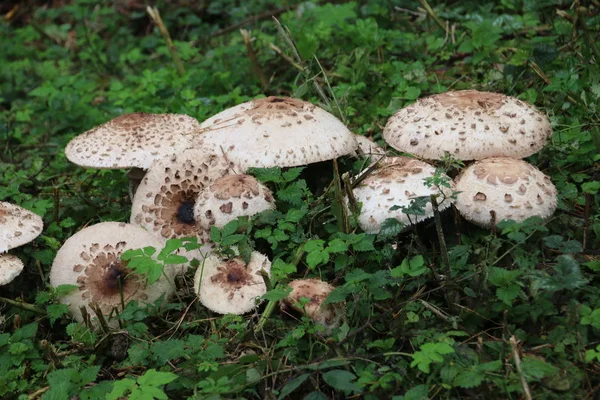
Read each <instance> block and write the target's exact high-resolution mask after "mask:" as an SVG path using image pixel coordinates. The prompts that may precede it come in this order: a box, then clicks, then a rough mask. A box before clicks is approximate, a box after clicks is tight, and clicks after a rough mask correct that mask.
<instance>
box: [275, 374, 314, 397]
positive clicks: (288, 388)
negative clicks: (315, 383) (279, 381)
mask: <svg viewBox="0 0 600 400" xmlns="http://www.w3.org/2000/svg"><path fill="white" fill-rule="evenodd" d="M309 376H310V374H302V375H300V376H297V377H296V378H294V379H292V380H291V381H289V382H288V383H286V384H285V386H284V387H283V388H282V389H281V391H280V392H279V397H278V398H277V399H278V400H283V399H284V398H285V397H287V396H289V395H290V394H291V393H292V392H293V391H294V390H296V389H298V388H299V387H300V385H302V384H303V383H304V382H305V381H306V380H307V379H308V377H309Z"/></svg>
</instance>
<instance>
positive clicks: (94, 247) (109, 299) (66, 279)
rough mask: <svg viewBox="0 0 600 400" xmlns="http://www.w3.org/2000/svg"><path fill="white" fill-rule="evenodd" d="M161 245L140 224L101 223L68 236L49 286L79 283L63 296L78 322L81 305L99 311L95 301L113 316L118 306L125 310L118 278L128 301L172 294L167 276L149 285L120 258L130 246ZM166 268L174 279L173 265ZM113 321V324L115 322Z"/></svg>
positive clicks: (51, 272) (168, 275) (147, 299)
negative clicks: (122, 304)
mask: <svg viewBox="0 0 600 400" xmlns="http://www.w3.org/2000/svg"><path fill="white" fill-rule="evenodd" d="M162 245H163V243H162V242H161V241H160V240H159V239H158V238H156V237H154V236H153V235H152V234H150V233H148V232H146V231H145V230H143V229H141V228H140V227H138V226H135V225H130V224H125V223H120V222H102V223H99V224H96V225H91V226H88V227H87V228H84V229H82V230H80V231H79V232H77V233H76V234H75V235H73V236H71V237H70V238H69V239H67V241H66V242H65V243H64V244H63V246H62V247H61V248H60V249H59V250H58V252H57V253H56V258H55V259H54V262H53V263H52V269H51V270H50V284H51V285H52V286H54V287H57V286H59V285H77V286H78V288H77V289H75V290H74V291H72V292H70V293H69V294H67V295H65V296H63V297H62V298H61V302H63V303H65V304H68V306H69V311H70V312H71V314H72V315H73V316H74V317H75V319H77V320H78V321H80V322H81V321H83V317H82V315H81V311H80V307H81V306H85V307H86V308H87V309H88V313H89V314H90V316H95V315H96V314H95V313H94V312H93V311H92V309H91V308H90V307H89V305H90V304H91V303H96V304H97V305H98V306H99V307H100V309H101V310H102V313H103V314H104V316H105V317H106V318H107V319H108V316H109V315H110V313H111V312H112V310H113V309H114V308H119V309H120V308H121V290H120V288H119V279H120V280H121V287H122V292H123V300H124V302H125V303H128V302H130V301H132V300H137V301H140V302H143V303H152V302H154V301H155V300H157V299H158V298H159V297H160V296H161V295H162V294H163V293H165V294H166V295H167V296H168V295H170V294H171V293H172V290H173V289H172V286H171V284H169V282H168V281H167V280H166V279H165V277H164V276H161V277H160V279H159V280H158V281H157V282H155V283H154V284H152V285H147V283H146V279H145V277H143V276H141V275H138V274H135V273H133V272H132V271H131V270H130V269H128V268H127V263H126V262H125V261H121V254H122V253H123V252H124V251H126V250H129V249H138V248H143V247H147V246H152V247H154V248H155V249H157V250H160V249H162ZM164 272H165V274H166V275H167V277H168V278H169V279H172V277H173V275H174V268H172V266H170V265H167V266H166V267H165V271H164ZM109 324H110V325H112V326H114V325H115V324H116V320H114V319H113V320H112V321H109Z"/></svg>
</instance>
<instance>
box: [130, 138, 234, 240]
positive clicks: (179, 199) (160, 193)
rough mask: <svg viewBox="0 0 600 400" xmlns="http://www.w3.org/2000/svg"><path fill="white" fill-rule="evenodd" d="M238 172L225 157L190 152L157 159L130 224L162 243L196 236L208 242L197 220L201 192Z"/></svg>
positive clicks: (203, 151)
mask: <svg viewBox="0 0 600 400" xmlns="http://www.w3.org/2000/svg"><path fill="white" fill-rule="evenodd" d="M236 172H239V168H237V167H236V166H235V165H234V164H233V163H231V162H230V161H229V160H227V159H226V158H225V157H223V156H220V155H217V154H214V153H211V152H208V151H206V149H202V148H200V149H188V150H185V151H183V152H181V153H179V154H176V155H172V156H168V157H166V158H163V159H160V160H157V161H156V162H155V163H154V164H152V166H151V167H150V169H149V170H148V173H147V174H146V176H145V177H144V179H143V180H142V183H141V184H140V186H139V187H138V189H137V192H136V193H135V197H134V198H133V204H132V208H131V223H132V224H135V225H139V226H141V227H143V228H145V229H147V230H148V231H149V232H151V233H152V234H154V235H156V236H157V237H160V238H161V239H163V240H167V239H171V238H181V237H190V236H194V235H197V236H198V241H199V242H202V243H204V242H205V241H207V240H208V237H207V234H206V232H205V231H204V230H203V229H201V228H200V227H199V226H198V225H197V224H196V220H195V218H194V203H195V201H196V198H197V196H198V194H199V193H200V191H201V190H202V189H204V188H206V187H208V186H210V185H211V184H212V183H213V182H214V181H215V180H217V179H219V178H221V177H223V176H225V175H228V174H234V173H236Z"/></svg>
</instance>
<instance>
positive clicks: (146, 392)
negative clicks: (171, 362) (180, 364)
mask: <svg viewBox="0 0 600 400" xmlns="http://www.w3.org/2000/svg"><path fill="white" fill-rule="evenodd" d="M175 379H177V375H175V374H173V373H171V372H159V371H157V370H155V369H149V370H147V371H146V372H145V373H144V375H142V376H140V377H139V378H137V380H134V379H129V378H125V379H121V380H119V381H116V382H115V383H114V385H113V390H112V391H111V392H110V393H109V394H108V396H107V397H106V398H107V399H109V400H116V399H119V398H121V397H123V396H124V395H127V398H128V399H130V400H133V399H136V400H152V399H158V400H163V399H165V400H166V399H168V397H167V394H166V393H165V392H164V391H163V389H162V388H161V386H164V385H166V384H168V383H170V382H173V381H174V380H175Z"/></svg>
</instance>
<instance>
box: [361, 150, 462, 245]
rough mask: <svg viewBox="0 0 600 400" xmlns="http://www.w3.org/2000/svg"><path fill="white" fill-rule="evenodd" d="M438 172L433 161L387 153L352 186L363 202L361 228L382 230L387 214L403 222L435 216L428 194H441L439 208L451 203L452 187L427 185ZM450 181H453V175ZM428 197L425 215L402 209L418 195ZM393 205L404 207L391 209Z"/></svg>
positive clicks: (418, 220)
mask: <svg viewBox="0 0 600 400" xmlns="http://www.w3.org/2000/svg"><path fill="white" fill-rule="evenodd" d="M434 174H435V168H434V167H432V166H431V165H429V164H427V163H425V162H423V161H419V160H416V159H414V158H410V157H403V156H401V157H388V158H386V159H384V160H382V161H381V162H380V164H379V166H378V168H377V169H376V170H374V171H373V172H372V173H370V174H369V175H368V176H366V177H365V178H364V179H363V180H362V181H361V182H360V183H359V184H358V186H356V187H355V188H354V189H353V193H354V197H355V199H356V200H357V201H358V202H361V203H362V209H361V211H360V215H359V218H358V223H359V225H360V227H361V229H362V230H363V231H365V232H367V233H379V231H380V230H381V224H382V223H383V222H384V221H385V220H386V219H388V218H396V219H397V220H398V221H400V222H401V223H403V224H409V223H411V222H412V223H417V222H420V221H423V220H425V219H427V218H430V217H432V216H433V209H432V206H431V201H430V200H429V197H430V196H431V195H432V194H434V195H440V197H439V198H438V208H439V210H443V209H445V208H447V207H449V206H450V202H451V201H450V196H451V195H452V188H451V187H450V188H447V187H441V188H440V187H437V186H427V185H426V184H425V179H426V178H431V177H433V176H434ZM448 182H449V183H450V185H452V183H451V181H450V178H448ZM422 196H426V197H427V202H426V205H425V207H424V215H416V216H415V215H410V218H409V216H408V215H407V214H405V213H403V212H402V207H408V206H410V204H411V202H412V201H413V200H414V199H416V198H417V197H422ZM393 206H399V207H401V208H399V209H397V210H390V208H391V207H393Z"/></svg>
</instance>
